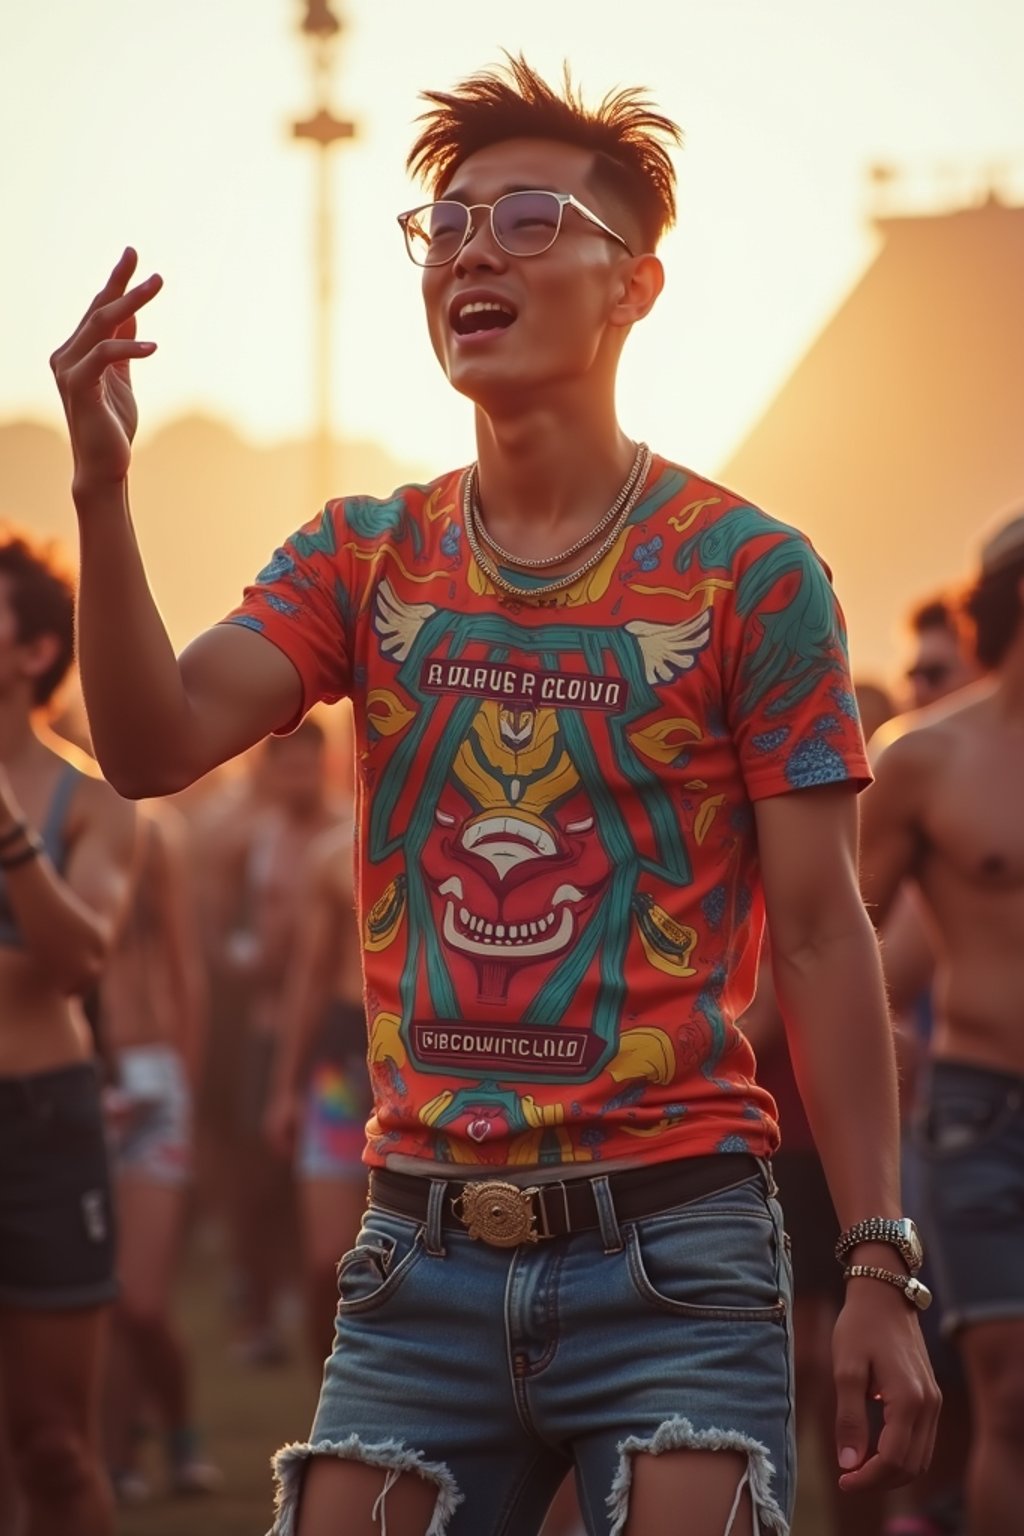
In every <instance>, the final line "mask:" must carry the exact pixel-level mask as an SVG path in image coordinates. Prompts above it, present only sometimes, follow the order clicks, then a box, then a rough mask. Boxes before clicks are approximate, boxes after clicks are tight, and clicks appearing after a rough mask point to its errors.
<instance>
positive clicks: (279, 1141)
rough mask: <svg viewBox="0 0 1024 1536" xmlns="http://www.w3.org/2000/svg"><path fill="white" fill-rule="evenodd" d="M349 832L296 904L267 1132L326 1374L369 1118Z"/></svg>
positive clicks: (318, 844) (314, 858) (307, 870)
mask: <svg viewBox="0 0 1024 1536" xmlns="http://www.w3.org/2000/svg"><path fill="white" fill-rule="evenodd" d="M352 858H353V849H352V823H351V820H348V819H346V820H344V821H341V822H339V823H338V824H337V825H336V826H333V827H328V828H327V830H326V831H324V832H321V833H320V834H319V835H318V836H317V837H316V838H314V839H313V842H312V843H311V845H310V847H309V850H308V853H307V856H306V860H305V867H304V874H303V880H302V885H301V887H300V891H299V895H298V898H297V901H296V911H295V916H296V923H295V927H296V942H295V949H294V959H293V963H292V968H291V973H290V976H289V978H288V982H287V985H286V986H285V989H284V992H283V996H282V1005H281V1022H280V1025H279V1027H278V1037H279V1048H278V1053H277V1059H276V1061H275V1064H274V1082H273V1087H272V1091H271V1095H270V1101H269V1104H268V1107H267V1114H266V1120H265V1131H266V1135H267V1137H268V1139H269V1141H270V1144H271V1146H272V1147H273V1148H274V1150H275V1151H276V1152H277V1154H278V1155H279V1156H280V1157H282V1158H286V1159H287V1160H288V1161H289V1162H294V1166H295V1177H296V1181H297V1183H298V1192H299V1204H300V1212H301V1222H302V1250H303V1268H304V1272H305V1289H306V1327H307V1336H308V1339H309V1346H310V1352H311V1357H312V1359H313V1362H314V1363H315V1365H316V1369H317V1372H318V1373H319V1371H320V1369H321V1367H322V1365H323V1359H324V1355H325V1354H326V1353H327V1352H328V1350H329V1348H330V1342H331V1328H332V1318H333V1313H334V1306H335V1303H336V1300H337V1283H338V1280H337V1267H338V1260H339V1259H340V1257H341V1255H342V1254H343V1253H347V1252H348V1250H349V1249H350V1248H351V1247H352V1246H353V1244H354V1242H355V1240H356V1234H357V1233H358V1231H359V1224H360V1222H361V1220H362V1216H363V1211H364V1209H365V1206H366V1166H365V1164H364V1163H363V1147H364V1146H365V1143H366V1122H367V1120H368V1119H369V1116H370V1113H371V1110H372V1107H373V1106H372V1100H371V1095H370V1083H369V1077H368V1074H367V1070H366V1015H365V1013H364V1011H363V988H362V968H361V965H360V960H359V929H358V926H357V923H356V916H355V890H354V887H353V880H352Z"/></svg>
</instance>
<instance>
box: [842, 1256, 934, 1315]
mask: <svg viewBox="0 0 1024 1536" xmlns="http://www.w3.org/2000/svg"><path fill="white" fill-rule="evenodd" d="M843 1279H844V1280H884V1281H885V1282H886V1284H887V1285H894V1286H895V1287H896V1289H897V1290H898V1291H902V1292H903V1299H904V1301H907V1302H909V1303H910V1305H911V1306H912V1307H916V1308H917V1310H918V1311H919V1312H925V1311H927V1309H928V1308H929V1307H930V1306H931V1304H932V1293H931V1291H930V1290H929V1289H928V1287H927V1286H926V1285H922V1284H921V1282H920V1280H915V1279H914V1277H913V1276H912V1275H897V1274H894V1273H893V1271H892V1270H891V1269H879V1268H878V1266H877V1265H876V1264H848V1265H847V1266H846V1268H845V1269H844V1270H843Z"/></svg>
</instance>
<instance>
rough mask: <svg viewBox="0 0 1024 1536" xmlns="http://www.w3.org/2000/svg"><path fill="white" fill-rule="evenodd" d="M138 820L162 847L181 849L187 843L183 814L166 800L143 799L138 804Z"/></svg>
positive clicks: (187, 834) (187, 833)
mask: <svg viewBox="0 0 1024 1536" xmlns="http://www.w3.org/2000/svg"><path fill="white" fill-rule="evenodd" d="M139 821H140V823H141V824H142V826H143V827H145V828H146V829H147V831H148V832H149V835H150V836H151V837H152V839H153V841H154V842H155V843H158V844H159V845H160V847H162V848H170V849H183V848H184V847H185V846H186V845H187V843H188V840H189V826H188V821H187V819H186V817H185V815H184V814H183V812H181V811H179V810H178V808H177V806H175V805H171V804H169V803H168V801H166V800H143V801H142V802H141V803H140V804H139Z"/></svg>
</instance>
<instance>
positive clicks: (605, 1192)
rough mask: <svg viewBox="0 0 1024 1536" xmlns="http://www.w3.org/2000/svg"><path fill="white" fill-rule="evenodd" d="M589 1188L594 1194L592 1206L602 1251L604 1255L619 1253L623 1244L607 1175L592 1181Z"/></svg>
mask: <svg viewBox="0 0 1024 1536" xmlns="http://www.w3.org/2000/svg"><path fill="white" fill-rule="evenodd" d="M590 1187H591V1189H592V1190H593V1192H594V1204H595V1205H596V1207H597V1224H598V1226H599V1227H600V1228H601V1242H602V1243H603V1244H604V1251H605V1253H621V1252H622V1250H623V1248H624V1247H625V1244H624V1243H623V1241H622V1233H621V1232H620V1231H619V1218H618V1217H617V1216H616V1214H615V1202H614V1200H613V1199H612V1191H611V1186H610V1185H609V1183H608V1175H607V1174H602V1175H601V1177H600V1178H599V1179H592V1180H591V1181H590Z"/></svg>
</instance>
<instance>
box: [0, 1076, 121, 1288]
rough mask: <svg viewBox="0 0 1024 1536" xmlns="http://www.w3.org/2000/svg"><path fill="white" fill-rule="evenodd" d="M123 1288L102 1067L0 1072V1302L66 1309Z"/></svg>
mask: <svg viewBox="0 0 1024 1536" xmlns="http://www.w3.org/2000/svg"><path fill="white" fill-rule="evenodd" d="M116 1294H117V1283H116V1280H115V1277H114V1215H113V1209H112V1202H111V1195H110V1169H109V1162H108V1158H107V1144H106V1137H105V1134H104V1129H103V1117H102V1114H101V1110H100V1084H99V1076H98V1073H97V1070H96V1066H95V1064H94V1063H93V1062H91V1061H82V1062H73V1063H71V1064H70V1065H68V1066H66V1067H56V1068H54V1069H53V1070H52V1071H48V1072H34V1073H30V1074H28V1075H26V1076H24V1077H3V1078H0V1306H4V1307H28V1308H32V1309H40V1310H43V1311H49V1310H54V1311H64V1310H73V1309H75V1308H78V1307H98V1306H103V1305H104V1304H105V1303H107V1302H110V1301H113V1299H114V1297H115V1296H116Z"/></svg>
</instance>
